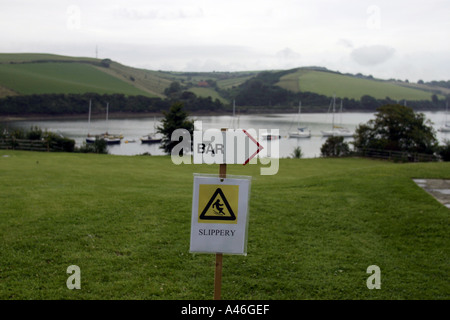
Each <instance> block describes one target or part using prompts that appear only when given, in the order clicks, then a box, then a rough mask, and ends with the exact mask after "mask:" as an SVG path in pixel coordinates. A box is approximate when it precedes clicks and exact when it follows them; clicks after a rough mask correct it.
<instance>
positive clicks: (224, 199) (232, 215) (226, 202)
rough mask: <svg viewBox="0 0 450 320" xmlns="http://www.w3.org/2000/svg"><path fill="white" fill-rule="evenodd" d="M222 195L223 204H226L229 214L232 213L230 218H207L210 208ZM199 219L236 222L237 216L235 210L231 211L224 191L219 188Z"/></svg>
mask: <svg viewBox="0 0 450 320" xmlns="http://www.w3.org/2000/svg"><path fill="white" fill-rule="evenodd" d="M218 194H219V195H220V196H221V197H222V199H223V202H224V203H225V206H226V207H227V209H228V212H229V213H230V216H229V217H221V216H205V214H206V212H208V210H209V207H211V205H212V203H213V201H214V199H215V198H216V196H217V195H218ZM199 219H201V220H226V221H230V220H231V221H234V220H236V216H235V215H234V212H233V210H231V207H230V204H229V203H228V200H227V198H226V197H225V195H224V194H223V191H222V189H220V188H217V190H216V191H214V194H213V195H212V197H211V199H209V202H208V204H207V205H206V207H205V209H203V211H202V213H201V214H200V217H199Z"/></svg>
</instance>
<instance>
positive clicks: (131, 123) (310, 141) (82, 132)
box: [0, 112, 450, 158]
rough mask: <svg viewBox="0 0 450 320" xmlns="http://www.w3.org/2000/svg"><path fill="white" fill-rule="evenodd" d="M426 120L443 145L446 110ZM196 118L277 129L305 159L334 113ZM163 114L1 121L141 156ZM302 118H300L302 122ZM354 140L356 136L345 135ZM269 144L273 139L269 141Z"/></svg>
mask: <svg viewBox="0 0 450 320" xmlns="http://www.w3.org/2000/svg"><path fill="white" fill-rule="evenodd" d="M424 114H425V115H426V117H427V119H429V120H431V121H432V122H433V127H434V128H435V129H436V137H437V139H438V141H439V143H441V144H442V142H443V141H444V139H450V133H442V132H438V131H437V129H438V128H439V127H440V126H441V125H442V124H443V123H444V119H445V112H424ZM192 118H193V119H195V120H196V121H202V129H203V130H205V129H209V128H219V129H220V128H223V127H227V128H242V129H255V130H256V131H257V132H259V131H258V130H260V129H267V130H273V129H278V130H279V134H280V135H281V139H280V141H279V148H280V150H279V155H280V157H282V158H284V157H290V156H292V153H293V150H294V148H296V147H297V146H299V147H300V148H301V149H302V154H303V158H314V157H320V147H321V146H322V144H323V143H324V142H325V140H326V138H324V137H323V136H322V134H321V130H330V129H331V124H332V120H333V119H332V115H331V114H327V113H304V114H301V115H300V116H299V115H298V114H261V115H253V114H252V115H240V116H238V117H234V118H233V117H232V116H228V115H222V116H194V117H192ZM373 118H374V114H373V113H358V112H355V113H342V114H336V115H335V117H334V122H335V124H336V125H340V126H343V127H346V128H348V129H349V130H351V131H354V130H355V128H356V127H357V126H358V125H359V124H361V123H366V122H367V121H369V120H370V119H373ZM161 119H162V117H145V116H141V117H128V118H122V119H109V120H108V121H106V119H105V120H101V119H95V120H91V122H90V124H89V123H88V117H87V116H86V119H80V120H73V119H67V120H61V119H58V120H22V121H9V122H7V123H0V125H2V126H4V127H5V126H6V127H9V128H12V127H19V128H23V129H30V127H31V126H38V127H40V128H41V129H43V130H48V131H52V132H58V133H61V134H62V135H64V136H65V137H68V138H71V139H74V140H75V142H76V145H77V146H80V145H82V144H83V143H84V141H85V138H86V135H87V133H88V132H89V133H91V134H98V133H102V132H106V131H108V132H109V133H114V134H122V135H123V137H124V138H123V140H122V143H121V144H120V145H110V146H108V152H109V153H110V154H113V155H138V154H143V153H150V154H151V155H163V154H164V153H163V151H162V150H161V149H160V148H159V144H150V145H149V144H142V143H141V142H140V140H139V139H140V137H142V136H144V135H146V134H148V133H150V132H154V131H155V127H156V126H158V125H160V121H161ZM299 120H300V121H299ZM298 122H300V125H301V126H302V127H303V126H306V127H308V128H309V129H310V130H311V138H302V139H297V138H289V137H288V134H289V132H291V131H295V130H296V127H297V125H298ZM345 140H346V141H347V142H351V141H352V140H353V138H345ZM268 143H270V142H268Z"/></svg>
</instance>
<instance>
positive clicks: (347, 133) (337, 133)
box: [321, 130, 353, 137]
mask: <svg viewBox="0 0 450 320" xmlns="http://www.w3.org/2000/svg"><path fill="white" fill-rule="evenodd" d="M321 132H322V136H324V137H353V132H350V131H341V130H332V131H321Z"/></svg>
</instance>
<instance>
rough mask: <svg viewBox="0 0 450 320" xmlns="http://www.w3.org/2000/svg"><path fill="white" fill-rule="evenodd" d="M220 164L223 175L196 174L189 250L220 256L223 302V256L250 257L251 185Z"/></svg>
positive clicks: (217, 284) (217, 291) (217, 286)
mask: <svg viewBox="0 0 450 320" xmlns="http://www.w3.org/2000/svg"><path fill="white" fill-rule="evenodd" d="M226 133H228V132H227V129H221V134H224V135H225V134H226ZM217 145H218V144H217ZM222 150H223V151H225V149H224V148H222ZM233 161H234V160H233ZM228 163H234V162H228ZM218 164H219V175H211V174H199V173H194V186H193V194H192V216H191V242H190V248H189V251H190V252H192V253H196V252H198V253H214V254H215V255H216V263H215V271H214V300H220V299H221V289H222V263H223V255H224V254H239V255H247V229H248V211H249V210H248V207H249V195H250V184H251V177H250V176H233V175H229V174H228V175H227V162H226V161H220V163H218Z"/></svg>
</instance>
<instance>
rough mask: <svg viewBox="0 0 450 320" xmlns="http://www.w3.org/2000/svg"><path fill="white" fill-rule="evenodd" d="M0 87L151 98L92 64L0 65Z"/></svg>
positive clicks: (24, 92)
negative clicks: (118, 94)
mask: <svg viewBox="0 0 450 320" xmlns="http://www.w3.org/2000/svg"><path fill="white" fill-rule="evenodd" d="M0 84H1V85H3V86H4V87H6V88H8V89H10V90H14V91H16V92H18V93H20V94H41V93H85V92H97V93H100V94H103V93H123V94H126V95H139V94H141V95H147V96H151V95H150V94H149V93H147V92H145V91H143V90H140V89H138V88H136V87H134V86H133V85H131V84H129V83H126V82H124V81H122V80H119V79H117V78H116V77H113V76H110V75H108V74H106V73H105V72H102V71H100V70H98V69H97V68H96V67H94V66H93V65H91V64H86V63H77V62H74V63H63V62H48V63H23V64H0Z"/></svg>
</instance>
